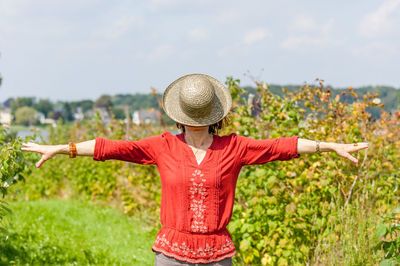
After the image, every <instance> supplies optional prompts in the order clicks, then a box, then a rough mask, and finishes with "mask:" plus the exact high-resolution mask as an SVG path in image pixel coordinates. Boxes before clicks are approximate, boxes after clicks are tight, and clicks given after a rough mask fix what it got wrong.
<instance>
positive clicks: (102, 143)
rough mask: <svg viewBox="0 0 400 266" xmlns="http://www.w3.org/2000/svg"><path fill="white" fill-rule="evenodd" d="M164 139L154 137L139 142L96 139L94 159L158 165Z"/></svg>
mask: <svg viewBox="0 0 400 266" xmlns="http://www.w3.org/2000/svg"><path fill="white" fill-rule="evenodd" d="M161 142H162V137H161V136H154V137H149V138H144V139H141V140H138V141H131V140H109V139H105V138H100V137H98V138H96V144H95V148H94V154H93V159H94V160H96V161H105V160H110V159H115V160H121V161H128V162H133V163H138V164H156V163H157V154H159V152H160V150H161V149H162V147H161V146H162V143H161Z"/></svg>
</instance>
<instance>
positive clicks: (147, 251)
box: [0, 200, 157, 265]
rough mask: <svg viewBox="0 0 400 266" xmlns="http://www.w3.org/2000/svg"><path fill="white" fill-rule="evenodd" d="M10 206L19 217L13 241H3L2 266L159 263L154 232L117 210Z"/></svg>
mask: <svg viewBox="0 0 400 266" xmlns="http://www.w3.org/2000/svg"><path fill="white" fill-rule="evenodd" d="M10 207H11V208H12V209H13V212H14V215H13V217H12V226H10V228H9V229H8V230H9V235H8V238H7V239H5V238H4V237H2V238H0V264H1V265H10V264H11V265H13V264H15V265H45V264H47V265H60V264H61V265H62V264H68V265H89V264H91V265H154V253H153V252H152V251H151V246H152V245H153V241H154V238H155V235H156V233H157V231H155V228H153V227H149V226H148V225H147V224H146V223H145V222H144V221H142V220H140V219H137V218H136V219H134V218H129V217H127V216H126V215H123V214H122V213H120V212H118V211H116V210H115V209H114V208H111V207H107V206H101V205H94V204H91V203H88V202H83V201H73V200H47V201H43V200H41V201H29V202H26V201H19V202H12V203H11V204H10ZM142 219H145V218H144V217H142Z"/></svg>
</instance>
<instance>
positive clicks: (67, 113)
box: [61, 102, 74, 122]
mask: <svg viewBox="0 0 400 266" xmlns="http://www.w3.org/2000/svg"><path fill="white" fill-rule="evenodd" d="M61 118H62V119H63V121H64V122H67V121H72V120H73V119H74V116H73V114H72V109H71V105H70V104H69V103H68V102H65V103H64V104H63V108H62V111H61Z"/></svg>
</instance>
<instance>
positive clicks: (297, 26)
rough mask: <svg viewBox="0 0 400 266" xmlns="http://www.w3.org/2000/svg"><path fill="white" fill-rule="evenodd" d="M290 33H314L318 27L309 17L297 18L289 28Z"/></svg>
mask: <svg viewBox="0 0 400 266" xmlns="http://www.w3.org/2000/svg"><path fill="white" fill-rule="evenodd" d="M289 29H290V31H293V32H298V31H314V30H318V25H317V23H316V22H315V20H314V19H313V18H312V17H310V16H304V15H303V16H299V17H297V18H296V19H295V20H294V21H293V23H292V24H291V25H290V26H289Z"/></svg>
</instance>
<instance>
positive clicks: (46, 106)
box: [33, 99, 54, 117]
mask: <svg viewBox="0 0 400 266" xmlns="http://www.w3.org/2000/svg"><path fill="white" fill-rule="evenodd" d="M33 108H35V109H36V110H37V111H38V112H40V113H43V114H44V116H45V117H48V115H49V113H50V112H51V111H53V109H54V108H53V103H52V102H51V101H50V100H48V99H40V100H39V101H38V102H37V103H35V104H34V105H33Z"/></svg>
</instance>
